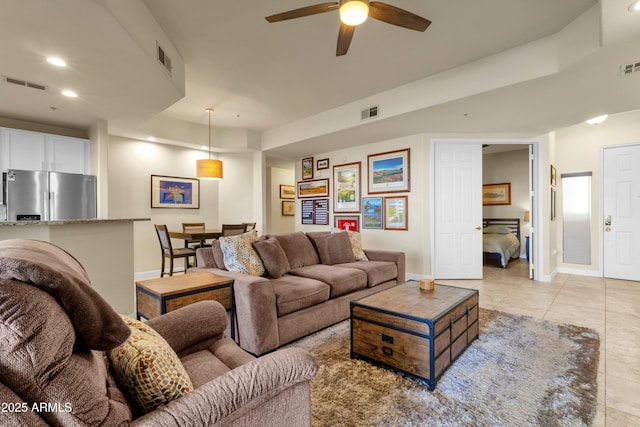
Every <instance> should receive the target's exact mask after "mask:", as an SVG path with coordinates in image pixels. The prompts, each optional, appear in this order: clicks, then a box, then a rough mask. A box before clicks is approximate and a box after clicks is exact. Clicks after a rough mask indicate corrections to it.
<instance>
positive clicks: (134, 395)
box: [108, 315, 193, 413]
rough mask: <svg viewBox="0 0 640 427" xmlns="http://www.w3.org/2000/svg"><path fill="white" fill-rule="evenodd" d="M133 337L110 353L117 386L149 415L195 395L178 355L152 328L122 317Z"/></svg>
mask: <svg viewBox="0 0 640 427" xmlns="http://www.w3.org/2000/svg"><path fill="white" fill-rule="evenodd" d="M121 317H122V319H123V320H124V321H125V323H127V324H128V325H129V328H131V336H130V337H129V338H128V339H127V341H125V342H124V344H122V345H121V346H119V347H116V348H114V349H113V350H111V351H109V352H108V356H109V361H110V362H111V366H112V368H113V373H114V376H115V378H116V381H117V383H118V386H119V387H120V388H121V389H123V390H124V391H125V392H126V393H127V394H128V395H129V396H130V397H131V399H132V400H133V401H134V402H135V404H136V406H137V407H138V408H139V409H140V410H141V411H142V413H147V412H150V411H153V410H154V409H156V408H157V407H158V406H161V405H164V404H166V403H169V402H170V401H172V400H174V399H177V398H179V397H182V396H184V395H185V394H186V393H189V392H191V391H193V384H192V382H191V379H190V378H189V375H188V374H187V371H185V369H184V366H183V365H182V362H180V359H179V358H178V355H177V354H176V353H175V352H174V351H173V349H172V348H171V347H170V346H169V344H168V343H167V342H166V341H165V340H164V338H162V337H161V336H160V334H158V333H157V332H156V331H155V330H153V329H152V328H151V327H149V326H147V325H145V324H144V323H142V322H140V321H138V320H134V319H131V318H130V317H128V316H124V315H121Z"/></svg>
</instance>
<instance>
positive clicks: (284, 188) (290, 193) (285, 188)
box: [280, 184, 296, 199]
mask: <svg viewBox="0 0 640 427" xmlns="http://www.w3.org/2000/svg"><path fill="white" fill-rule="evenodd" d="M280 198H281V199H295V198H296V187H295V186H293V185H286V184H280Z"/></svg>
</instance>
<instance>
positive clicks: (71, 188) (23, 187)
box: [2, 169, 97, 221]
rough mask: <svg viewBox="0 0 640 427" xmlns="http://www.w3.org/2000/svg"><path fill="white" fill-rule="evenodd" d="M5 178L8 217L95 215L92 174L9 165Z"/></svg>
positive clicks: (35, 217) (8, 218) (42, 217)
mask: <svg viewBox="0 0 640 427" xmlns="http://www.w3.org/2000/svg"><path fill="white" fill-rule="evenodd" d="M2 181H3V182H2V184H3V185H2V193H3V194H2V203H3V204H4V205H5V209H6V220H7V221H20V220H42V221H55V220H64V219H88V218H95V217H96V212H97V204H96V177H95V176H93V175H80V174H72V173H60V172H46V171H26V170H16V169H10V170H8V171H6V172H5V173H3V174H2Z"/></svg>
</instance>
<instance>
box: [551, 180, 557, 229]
mask: <svg viewBox="0 0 640 427" xmlns="http://www.w3.org/2000/svg"><path fill="white" fill-rule="evenodd" d="M555 219H556V189H555V187H551V221H554V220H555Z"/></svg>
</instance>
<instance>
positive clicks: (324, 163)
mask: <svg viewBox="0 0 640 427" xmlns="http://www.w3.org/2000/svg"><path fill="white" fill-rule="evenodd" d="M322 169H329V159H319V160H318V161H316V170H322Z"/></svg>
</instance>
